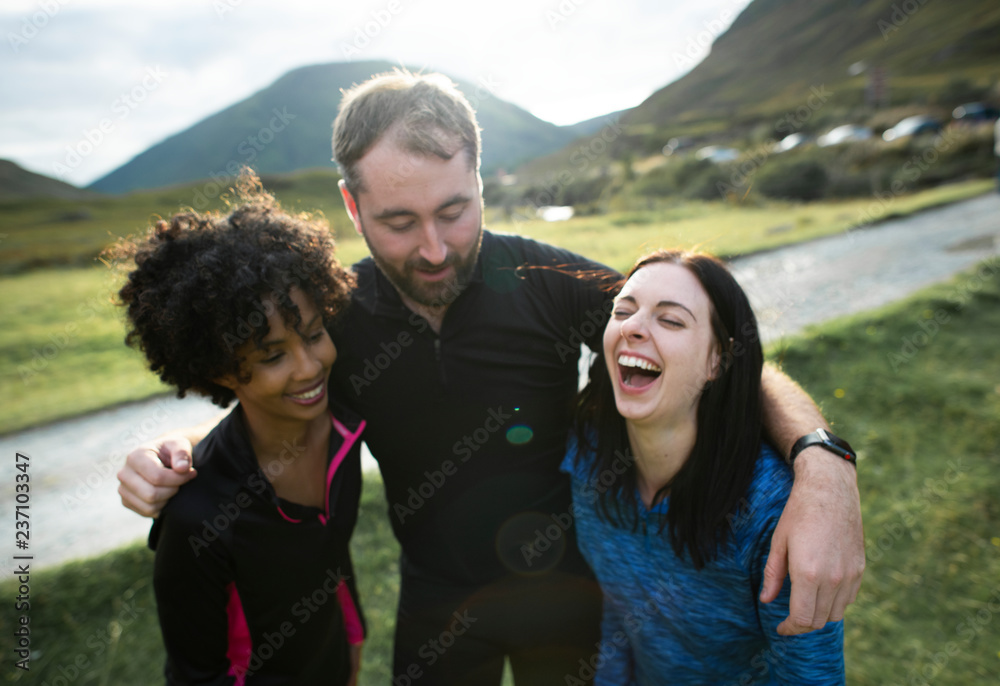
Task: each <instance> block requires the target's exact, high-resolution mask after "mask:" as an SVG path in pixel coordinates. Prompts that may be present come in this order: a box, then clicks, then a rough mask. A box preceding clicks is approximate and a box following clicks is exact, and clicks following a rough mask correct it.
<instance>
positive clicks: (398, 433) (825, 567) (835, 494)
mask: <svg viewBox="0 0 1000 686" xmlns="http://www.w3.org/2000/svg"><path fill="white" fill-rule="evenodd" d="M479 148H480V138H479V128H478V124H477V123H476V119H475V113H474V112H473V110H472V108H471V106H470V105H469V103H468V101H467V100H466V99H465V98H464V96H462V95H461V93H460V92H459V91H458V90H457V89H456V88H455V86H454V84H452V83H451V82H450V81H448V80H447V79H446V78H444V77H442V76H440V75H412V74H409V73H406V72H399V71H397V72H393V73H390V74H383V75H379V76H376V77H373V78H372V79H371V80H369V81H367V82H365V83H363V84H361V85H359V86H355V87H354V88H352V89H350V90H349V91H347V92H346V93H345V95H344V99H343V102H342V104H341V109H340V113H339V115H338V117H337V120H336V122H335V124H334V156H335V159H336V160H337V162H338V164H339V165H340V168H341V172H342V174H343V181H342V182H341V193H342V195H343V198H344V202H345V205H346V207H347V211H348V213H349V214H350V216H351V218H352V220H353V222H354V225H355V227H356V229H357V230H358V232H359V233H360V234H361V235H362V236H363V237H364V239H365V241H366V243H367V244H368V247H369V250H370V251H371V255H372V256H371V258H368V259H365V260H362V261H361V262H360V263H358V264H357V265H356V266H355V270H356V272H357V277H358V287H357V290H356V292H355V293H354V296H353V303H352V306H351V308H350V309H349V311H348V312H347V314H346V316H345V317H344V318H343V319H342V320H341V321H340V322H339V323H338V325H337V327H336V330H335V331H333V332H331V333H332V335H333V337H334V340H335V342H336V345H337V350H338V360H337V362H336V364H335V365H334V367H333V372H332V375H331V383H332V384H334V386H335V392H336V393H338V394H339V395H340V397H341V398H342V399H343V400H344V401H346V402H347V403H348V404H349V405H351V406H352V408H353V409H354V410H355V411H356V412H357V413H358V414H360V415H361V416H362V417H364V418H365V419H366V420H367V422H368V429H367V434H366V441H367V443H368V446H369V448H370V449H371V452H372V454H373V455H374V456H375V458H376V459H377V460H378V461H379V467H380V470H381V472H382V477H383V480H384V482H385V488H386V495H387V499H388V505H389V516H390V519H391V521H392V526H393V531H394V533H395V535H396V537H397V538H398V540H399V542H400V544H401V546H402V558H401V560H400V571H401V577H402V579H401V587H400V600H399V608H398V613H397V622H396V637H395V653H394V675H395V677H394V682H393V683H394V684H418V683H426V684H499V682H500V678H501V674H502V670H503V664H504V659H505V658H508V659H509V660H510V663H511V667H512V671H513V673H514V677H515V681H516V682H517V684H518V685H519V686H524V685H526V684H564V683H584V682H586V681H587V680H588V679H590V678H591V675H592V669H593V667H594V665H595V664H596V663H597V661H600V660H603V659H605V657H603V655H605V654H606V652H607V651H608V650H614V649H615V647H614V646H613V645H610V646H608V645H605V646H599V645H598V638H599V626H598V624H599V618H600V612H601V594H600V589H599V588H598V587H597V585H596V583H595V582H594V580H593V576H592V574H591V572H590V570H589V569H588V568H587V566H586V564H585V562H584V561H583V559H582V557H581V556H580V554H579V552H578V550H577V548H576V539H575V531H574V527H573V512H572V508H571V506H570V490H569V482H568V480H567V479H566V478H565V475H562V474H560V473H559V464H560V462H561V460H562V457H563V455H564V452H565V440H566V436H567V434H568V432H569V428H570V424H571V404H572V401H573V398H574V395H575V393H576V390H577V384H578V359H579V350H580V344H581V343H590V344H591V345H590V347H592V348H593V347H594V346H596V345H598V344H599V341H600V338H601V332H602V331H603V328H604V323H605V322H606V321H607V316H608V312H609V311H610V299H609V297H608V296H609V294H608V293H607V292H606V291H605V290H604V289H603V288H602V287H601V283H602V282H604V283H606V282H608V281H609V280H614V279H615V278H616V277H617V276H618V275H617V274H615V273H614V272H613V271H611V270H609V269H607V268H606V267H604V266H602V265H600V264H597V263H594V262H591V261H588V260H586V259H584V258H582V257H580V256H578V255H575V254H573V253H570V252H568V251H565V250H562V249H559V248H555V247H553V246H549V245H545V244H543V243H538V242H535V241H532V240H529V239H526V238H521V237H518V236H508V235H498V234H492V233H490V232H488V231H485V230H484V229H483V200H482V182H481V179H480V176H479V152H480V149H479ZM678 392H685V391H684V389H678ZM765 395H766V398H765V405H766V411H767V418H768V421H767V428H768V431H769V434H770V436H771V439H772V441H773V442H774V444H775V445H776V446H777V447H778V448H779V449H780V450H782V451H783V452H784V453H785V454H786V455H788V454H789V452H790V450H791V447H792V445H793V443H795V441H796V439H797V438H799V437H800V436H803V435H805V434H808V433H810V432H812V431H813V430H815V429H816V427H818V426H825V422H824V421H823V418H822V417H821V416H820V415H819V413H818V411H817V410H816V408H815V405H814V404H813V403H812V401H811V400H810V399H809V398H808V396H806V395H805V394H804V393H803V392H802V391H801V390H800V389H798V387H797V386H796V385H795V384H794V383H793V382H792V381H790V380H789V379H788V378H787V377H785V376H784V375H782V374H780V373H779V372H776V371H774V370H770V371H769V373H768V374H767V376H766V378H765ZM190 433H191V434H192V435H190V436H187V437H184V438H180V437H173V438H166V439H161V440H159V441H157V442H155V443H153V444H150V445H148V446H142V447H140V448H138V449H136V450H135V451H133V452H132V453H131V454H130V455H129V457H128V460H127V462H126V467H125V469H123V470H122V472H121V473H120V474H119V479H120V481H121V483H122V485H121V487H120V488H119V491H120V493H121V494H122V500H123V502H124V503H125V504H126V506H128V507H130V508H132V509H134V510H136V511H137V512H140V513H142V514H147V515H151V514H155V513H156V512H157V511H158V510H159V508H160V507H161V506H162V502H163V501H164V500H166V499H167V498H169V497H170V495H172V493H173V492H174V491H175V490H176V488H177V486H179V485H180V484H181V483H183V482H185V481H186V480H187V479H189V478H191V476H190V475H189V474H188V473H187V472H188V468H189V465H190V445H189V444H188V442H187V440H188V439H190V438H195V439H196V438H198V434H199V433H200V431H192V432H190ZM161 461H163V462H165V463H167V464H172V465H173V471H170V470H167V469H163V468H162V467H161V465H160V462H161ZM628 468H630V464H629V456H623V459H622V469H628ZM795 468H796V481H795V487H794V489H793V492H792V496H791V498H790V499H789V502H788V506H787V507H786V509H785V514H784V515H783V517H782V520H781V522H780V523H779V525H778V529H777V531H776V532H775V535H774V541H773V544H772V548H771V556H770V560H769V563H768V569H767V573H766V574H765V581H764V586H763V589H762V593H761V599H762V600H763V601H764V602H767V601H769V600H771V599H773V598H774V597H775V596H776V595H777V593H778V591H779V590H780V588H781V585H782V582H783V581H784V579H785V576H786V572H788V571H790V572H791V577H792V581H793V586H792V588H793V597H792V605H791V613H790V615H789V618H788V619H786V620H785V622H783V624H782V627H781V630H782V631H783V632H785V633H790V634H792V633H800V632H803V631H809V630H811V629H814V628H819V627H821V626H823V625H824V624H825V623H826V622H827V621H829V620H838V619H841V618H842V617H843V613H844V609H845V607H846V606H847V605H848V604H849V603H850V602H853V599H854V597H855V596H856V594H857V590H858V587H859V585H860V579H861V573H862V571H863V568H864V550H863V545H862V535H861V518H860V506H859V497H858V491H857V485H856V480H855V476H854V473H853V468H852V467H851V466H850V465H848V464H846V463H845V461H844V460H842V459H841V458H840V457H837V456H835V455H832V454H831V453H829V452H827V450H825V449H824V448H823V447H821V446H814V447H809V448H806V449H805V450H803V451H801V453H800V454H799V456H798V457H797V458H796V461H795ZM598 476H599V478H598V479H597V480H596V481H595V488H596V489H606V488H613V487H614V482H615V477H616V475H615V474H607V475H605V474H602V475H598ZM646 610H648V608H636V617H635V620H636V621H642V618H643V617H644V616H645V615H643V612H645V611H646Z"/></svg>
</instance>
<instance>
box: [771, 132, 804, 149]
mask: <svg viewBox="0 0 1000 686" xmlns="http://www.w3.org/2000/svg"><path fill="white" fill-rule="evenodd" d="M808 140H809V136H807V135H806V134H804V133H792V134H789V135H787V136H785V137H784V138H782V139H781V140H780V141H778V142H777V143H775V144H774V152H787V151H789V150H791V149H793V148H797V147H799V146H800V145H802V144H803V143H805V142H806V141H808Z"/></svg>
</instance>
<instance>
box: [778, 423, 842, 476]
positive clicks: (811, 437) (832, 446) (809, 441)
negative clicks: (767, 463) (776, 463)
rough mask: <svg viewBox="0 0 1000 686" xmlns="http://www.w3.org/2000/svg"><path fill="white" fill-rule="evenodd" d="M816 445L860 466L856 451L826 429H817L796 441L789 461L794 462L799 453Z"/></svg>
mask: <svg viewBox="0 0 1000 686" xmlns="http://www.w3.org/2000/svg"><path fill="white" fill-rule="evenodd" d="M814 445H818V446H820V447H823V448H826V449H827V450H828V451H830V452H831V453H833V454H834V455H836V456H837V457H840V458H841V459H844V460H847V461H848V462H850V463H851V464H853V465H854V466H855V467H857V466H858V463H857V453H856V452H855V451H854V448H852V447H851V446H850V444H849V443H848V442H847V441H845V440H844V439H843V438H840V437H839V436H835V435H834V434H832V433H830V432H829V431H827V430H826V429H816V430H815V431H813V432H812V433H810V434H806V435H805V436H803V437H802V438H800V439H799V440H797V441H795V445H793V446H792V453H791V455H790V456H789V458H788V459H789V461H790V462H791V461H794V460H795V458H796V456H798V454H799V453H801V452H802V451H803V450H805V449H806V448H809V447H811V446H814Z"/></svg>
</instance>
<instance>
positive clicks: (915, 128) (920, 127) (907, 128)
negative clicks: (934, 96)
mask: <svg viewBox="0 0 1000 686" xmlns="http://www.w3.org/2000/svg"><path fill="white" fill-rule="evenodd" d="M923 133H941V122H939V121H938V120H937V119H935V118H934V117H928V116H927V115H926V114H916V115H914V116H912V117H907V118H906V119H903V120H902V121H900V122H899V123H898V124H896V125H895V126H893V127H892V128H891V129H887V130H886V132H885V133H883V134H882V139H883V140H886V141H894V140H896V139H897V138H905V137H906V136H919V135H920V134H923Z"/></svg>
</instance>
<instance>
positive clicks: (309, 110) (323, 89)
mask: <svg viewBox="0 0 1000 686" xmlns="http://www.w3.org/2000/svg"><path fill="white" fill-rule="evenodd" d="M392 66H393V65H392V64H390V63H389V62H380V61H369V62H346V63H335V64H321V65H314V66H309V67H302V68H300V69H295V70H293V71H291V72H289V73H287V74H285V75H284V76H283V77H281V78H280V79H278V80H277V81H275V82H274V83H273V84H272V85H270V86H269V87H267V88H265V89H263V90H261V91H259V92H257V93H256V94H254V95H252V96H251V97H249V98H247V99H246V100H243V101H242V102H239V103H237V104H235V105H232V106H231V107H228V108H226V109H225V110H223V111H221V112H219V113H217V114H214V115H212V116H210V117H208V118H206V119H204V120H202V121H201V122H199V123H197V124H195V125H194V126H192V127H191V128H189V129H187V130H185V131H182V132H180V133H178V134H176V135H174V136H171V137H170V138H167V139H166V140H164V141H163V142H161V143H158V144H157V145H154V146H153V147H151V148H149V149H148V150H146V151H145V152H143V153H141V154H140V155H138V156H137V157H135V158H134V159H132V160H131V161H130V162H128V163H127V164H125V165H123V166H121V167H119V168H118V169H116V170H115V171H113V172H111V173H110V174H108V175H106V176H104V177H103V178H101V179H99V180H97V181H95V182H94V183H93V184H91V186H90V188H93V189H96V190H100V191H104V192H108V193H123V192H127V191H131V190H136V189H142V188H155V187H160V186H166V185H171V184H177V183H184V182H189V181H194V180H198V179H206V178H209V177H211V176H213V175H220V174H227V173H231V172H232V171H233V170H234V169H236V168H238V166H239V165H242V164H248V165H251V166H252V167H254V168H255V169H257V170H258V171H259V172H260V173H262V174H280V173H287V172H293V171H297V170H301V169H309V168H317V167H326V168H333V166H334V165H333V163H332V162H331V161H330V158H331V149H330V133H331V125H332V123H333V118H334V117H335V116H336V113H337V107H338V105H339V103H340V90H341V89H342V88H348V87H350V86H351V85H352V84H354V83H358V82H361V81H364V80H365V79H367V78H368V77H369V76H371V75H372V74H374V73H378V72H383V71H388V70H390V69H392ZM455 81H456V83H458V85H459V87H460V88H461V89H462V91H463V92H464V93H465V94H466V96H467V97H468V98H469V99H470V101H472V103H473V105H474V106H475V107H476V110H477V112H478V114H479V122H480V125H481V126H482V128H483V149H484V153H483V170H484V172H490V171H493V170H495V169H497V168H500V167H512V166H515V165H517V164H520V163H521V162H524V161H525V160H527V159H530V158H532V157H535V156H537V155H539V154H546V153H548V152H551V151H553V150H557V149H558V148H560V147H562V146H563V145H565V144H566V142H567V141H569V140H570V139H572V138H573V137H574V135H576V134H575V132H574V130H572V129H569V128H566V129H563V128H561V127H558V126H556V125H555V124H551V123H549V122H545V121H542V120H541V119H538V118H537V117H535V116H534V115H532V114H530V113H529V112H527V111H525V110H523V109H521V108H519V107H516V106H515V105H512V104H510V103H508V102H505V101H503V100H500V99H499V98H497V97H496V96H495V95H493V93H492V92H491V90H490V87H489V84H488V83H485V82H483V83H466V82H462V81H460V80H458V79H455Z"/></svg>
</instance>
